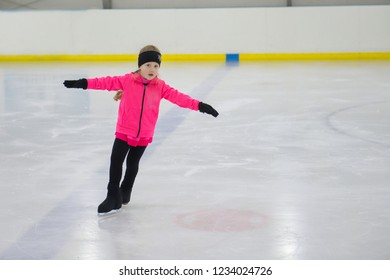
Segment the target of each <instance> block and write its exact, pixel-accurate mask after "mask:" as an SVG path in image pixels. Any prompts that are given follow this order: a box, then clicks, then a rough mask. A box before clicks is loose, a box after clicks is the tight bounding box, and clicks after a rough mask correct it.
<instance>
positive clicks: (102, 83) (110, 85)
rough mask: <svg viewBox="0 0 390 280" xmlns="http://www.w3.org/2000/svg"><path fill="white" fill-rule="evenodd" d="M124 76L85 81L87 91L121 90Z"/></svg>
mask: <svg viewBox="0 0 390 280" xmlns="http://www.w3.org/2000/svg"><path fill="white" fill-rule="evenodd" d="M125 77H126V76H114V77H110V76H107V77H102V78H91V79H87V81H88V87H87V89H98V90H120V89H123V84H124V79H125Z"/></svg>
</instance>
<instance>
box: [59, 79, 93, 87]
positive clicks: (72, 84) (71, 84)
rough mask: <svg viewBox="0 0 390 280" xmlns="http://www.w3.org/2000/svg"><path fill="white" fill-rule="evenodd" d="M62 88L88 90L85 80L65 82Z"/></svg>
mask: <svg viewBox="0 0 390 280" xmlns="http://www.w3.org/2000/svg"><path fill="white" fill-rule="evenodd" d="M64 86H65V87H67V88H82V89H87V88H88V81H87V79H80V80H65V81H64Z"/></svg>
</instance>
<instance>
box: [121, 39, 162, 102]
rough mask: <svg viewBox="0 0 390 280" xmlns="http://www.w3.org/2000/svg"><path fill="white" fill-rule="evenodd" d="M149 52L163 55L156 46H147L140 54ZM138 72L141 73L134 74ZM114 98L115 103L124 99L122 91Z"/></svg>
mask: <svg viewBox="0 0 390 280" xmlns="http://www.w3.org/2000/svg"><path fill="white" fill-rule="evenodd" d="M149 51H155V52H159V53H161V52H160V50H159V49H158V48H157V47H156V46H154V45H147V46H145V47H143V48H142V49H141V50H140V51H139V54H141V53H143V52H149ZM138 72H139V69H138V70H136V71H134V72H133V73H138ZM113 98H114V100H115V101H119V100H120V99H121V98H122V91H121V90H118V91H117V92H116V94H115V96H114V97H113Z"/></svg>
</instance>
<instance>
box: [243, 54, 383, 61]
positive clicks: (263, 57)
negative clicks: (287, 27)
mask: <svg viewBox="0 0 390 280" xmlns="http://www.w3.org/2000/svg"><path fill="white" fill-rule="evenodd" d="M365 59H367V60H368V59H379V60H387V59H390V52H378V53H280V54H278V53H262V54H248V53H247V54H245V53H243V54H240V61H267V60H268V61H272V60H313V61H315V60H365Z"/></svg>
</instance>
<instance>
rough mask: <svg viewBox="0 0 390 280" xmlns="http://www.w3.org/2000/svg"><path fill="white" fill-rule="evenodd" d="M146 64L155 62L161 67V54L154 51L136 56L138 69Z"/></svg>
mask: <svg viewBox="0 0 390 280" xmlns="http://www.w3.org/2000/svg"><path fill="white" fill-rule="evenodd" d="M146 62H156V63H158V65H161V53H159V52H156V51H146V52H143V53H140V54H139V55H138V67H141V65H143V64H145V63H146Z"/></svg>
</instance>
